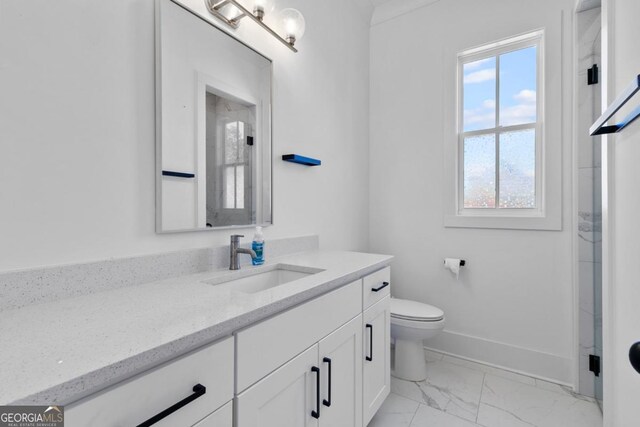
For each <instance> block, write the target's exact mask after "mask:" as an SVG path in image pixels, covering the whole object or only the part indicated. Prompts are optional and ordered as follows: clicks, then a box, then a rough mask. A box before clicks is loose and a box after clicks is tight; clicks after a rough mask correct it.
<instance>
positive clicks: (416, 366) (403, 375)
mask: <svg viewBox="0 0 640 427" xmlns="http://www.w3.org/2000/svg"><path fill="white" fill-rule="evenodd" d="M392 375H393V376H394V377H396V378H400V379H402V380H407V381H423V380H425V379H426V378H427V361H426V360H425V357H424V349H423V347H422V341H421V340H420V341H414V340H411V341H409V340H402V339H398V338H396V348H395V369H394V370H393V372H392Z"/></svg>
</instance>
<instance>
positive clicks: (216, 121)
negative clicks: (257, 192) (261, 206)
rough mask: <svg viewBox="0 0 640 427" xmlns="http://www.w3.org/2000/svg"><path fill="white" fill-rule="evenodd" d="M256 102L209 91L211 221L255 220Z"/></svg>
mask: <svg viewBox="0 0 640 427" xmlns="http://www.w3.org/2000/svg"><path fill="white" fill-rule="evenodd" d="M255 123H256V119H255V106H251V105H243V104H241V103H239V102H236V101H232V100H230V99H226V98H224V97H222V96H219V95H216V94H214V93H210V92H207V94H206V156H207V161H206V170H207V184H206V188H207V212H206V215H207V225H208V226H213V227H225V226H231V225H250V224H253V223H255V208H254V205H255V203H254V202H255V198H254V195H253V191H252V188H253V185H252V183H253V176H252V171H253V163H254V159H253V157H254V154H253V145H252V144H253V136H254V135H253V130H254V129H255V127H256V125H255Z"/></svg>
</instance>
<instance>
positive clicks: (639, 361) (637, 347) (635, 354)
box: [629, 342, 640, 374]
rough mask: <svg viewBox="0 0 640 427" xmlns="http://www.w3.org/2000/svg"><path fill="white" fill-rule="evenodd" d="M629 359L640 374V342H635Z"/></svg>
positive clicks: (630, 350)
mask: <svg viewBox="0 0 640 427" xmlns="http://www.w3.org/2000/svg"><path fill="white" fill-rule="evenodd" d="M629 361H630V362H631V366H633V369H635V370H636V372H638V373H639V374H640V342H637V343H635V344H634V345H632V346H631V348H630V349H629Z"/></svg>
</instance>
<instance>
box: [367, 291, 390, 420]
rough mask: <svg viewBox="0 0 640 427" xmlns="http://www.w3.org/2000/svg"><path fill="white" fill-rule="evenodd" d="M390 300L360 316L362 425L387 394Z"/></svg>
mask: <svg viewBox="0 0 640 427" xmlns="http://www.w3.org/2000/svg"><path fill="white" fill-rule="evenodd" d="M390 301H391V297H389V296H387V297H384V298H383V299H382V300H380V301H378V302H377V303H375V304H374V305H373V306H371V307H369V308H368V309H367V310H366V311H365V312H364V314H363V316H362V317H363V326H364V336H363V343H364V344H363V347H364V369H363V387H362V389H363V394H364V425H367V424H368V423H369V421H371V418H373V416H374V415H375V414H376V412H378V409H380V406H382V403H383V402H384V400H385V399H386V398H387V396H389V393H390V392H391V349H390V345H391V342H390V340H391V338H390V332H391V323H390V322H391V309H390Z"/></svg>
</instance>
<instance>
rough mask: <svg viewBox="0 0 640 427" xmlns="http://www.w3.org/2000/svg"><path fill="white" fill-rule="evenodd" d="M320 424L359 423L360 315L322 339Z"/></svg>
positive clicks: (342, 426)
mask: <svg viewBox="0 0 640 427" xmlns="http://www.w3.org/2000/svg"><path fill="white" fill-rule="evenodd" d="M319 345H320V363H321V365H322V380H321V394H320V395H321V397H322V405H323V406H322V416H321V417H320V427H361V426H362V315H360V316H358V317H356V318H355V319H353V320H352V321H350V322H349V323H347V324H346V325H344V326H342V327H341V328H339V329H338V330H336V331H335V332H333V333H332V334H331V335H329V336H327V337H326V338H324V339H323V340H322V341H320V343H319Z"/></svg>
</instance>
